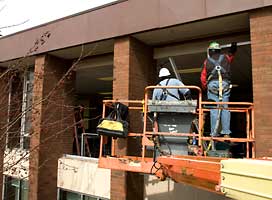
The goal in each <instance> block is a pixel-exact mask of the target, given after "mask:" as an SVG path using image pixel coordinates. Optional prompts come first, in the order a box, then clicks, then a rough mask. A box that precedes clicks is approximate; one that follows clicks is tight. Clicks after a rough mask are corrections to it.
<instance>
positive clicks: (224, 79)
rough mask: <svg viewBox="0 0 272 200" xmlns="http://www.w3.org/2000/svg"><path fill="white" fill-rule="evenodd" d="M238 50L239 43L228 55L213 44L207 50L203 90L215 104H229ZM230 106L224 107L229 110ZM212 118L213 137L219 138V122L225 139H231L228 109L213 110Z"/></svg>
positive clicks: (203, 73) (203, 70) (202, 74)
mask: <svg viewBox="0 0 272 200" xmlns="http://www.w3.org/2000/svg"><path fill="white" fill-rule="evenodd" d="M236 50H237V43H232V44H231V47H230V50H229V52H228V54H223V53H221V48H220V45H219V44H218V43H217V42H212V43H211V44H210V45H209V47H208V49H207V59H206V60H205V61H204V64H203V68H202V72H201V83H202V88H203V89H207V95H208V99H210V100H212V101H215V102H220V101H221V102H228V101H229V97H230V91H231V69H230V64H231V62H232V61H233V58H234V54H235V52H236ZM218 107H219V106H218ZM227 107H228V105H223V108H227ZM210 118H211V136H212V137H217V136H220V135H219V134H218V132H219V131H218V128H219V122H221V127H222V130H221V132H220V134H221V135H223V136H224V137H230V134H231V131H230V112H229V111H228V110H226V109H223V110H218V109H213V110H211V113H210Z"/></svg>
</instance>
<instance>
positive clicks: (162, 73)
mask: <svg viewBox="0 0 272 200" xmlns="http://www.w3.org/2000/svg"><path fill="white" fill-rule="evenodd" d="M169 75H170V72H169V70H168V69H167V68H161V69H160V73H159V77H164V76H169Z"/></svg>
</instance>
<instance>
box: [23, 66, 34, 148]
mask: <svg viewBox="0 0 272 200" xmlns="http://www.w3.org/2000/svg"><path fill="white" fill-rule="evenodd" d="M33 80H34V73H33V71H32V70H31V71H27V72H25V75H24V85H23V101H22V113H23V115H22V120H21V137H20V147H21V148H22V149H29V134H30V130H31V121H32V119H31V117H32V116H31V115H32V109H31V106H32V96H33Z"/></svg>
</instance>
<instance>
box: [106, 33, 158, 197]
mask: <svg viewBox="0 0 272 200" xmlns="http://www.w3.org/2000/svg"><path fill="white" fill-rule="evenodd" d="M113 77H114V79H113V98H114V99H131V100H141V99H143V98H144V88H145V87H146V86H147V85H150V84H154V79H155V66H154V60H153V50H152V48H150V47H148V46H146V45H145V44H143V43H141V42H140V41H138V40H136V39H134V38H131V37H124V38H119V39H116V41H115V44H114V68H113ZM129 119H130V122H132V121H133V123H130V131H132V132H142V123H141V115H140V114H139V113H130V115H129ZM136 142H137V141H135V140H132V139H129V140H124V139H118V141H117V145H116V149H117V155H124V154H126V153H128V154H129V155H137V154H139V150H140V148H141V146H140V145H139V144H136ZM111 199H112V200H115V199H121V200H122V199H137V200H139V199H143V177H142V176H141V175H139V174H137V173H129V172H121V171H112V175H111Z"/></svg>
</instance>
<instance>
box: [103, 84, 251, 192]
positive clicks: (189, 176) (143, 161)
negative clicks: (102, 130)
mask: <svg viewBox="0 0 272 200" xmlns="http://www.w3.org/2000/svg"><path fill="white" fill-rule="evenodd" d="M155 88H167V89H170V88H189V89H190V90H192V91H193V90H194V91H196V92H197V93H198V99H196V100H195V101H196V102H197V103H196V109H195V111H194V114H195V115H196V117H197V119H198V120H197V123H198V124H197V125H198V127H199V128H198V132H189V133H177V132H175V133H171V132H159V130H158V126H157V125H156V123H153V125H152V126H151V123H150V122H149V121H148V113H149V112H150V111H149V105H150V102H151V100H149V97H150V93H151V92H150V91H152V90H153V89H155ZM116 102H120V103H123V104H126V105H128V108H129V112H142V113H143V132H141V133H129V134H128V137H140V138H141V145H142V150H141V155H139V156H138V157H137V156H129V155H123V156H119V155H117V154H116V149H115V146H116V142H117V141H116V139H114V138H112V139H111V142H112V145H111V154H110V155H105V154H104V153H103V145H104V143H105V141H106V139H107V137H106V136H101V142H100V154H99V167H101V168H108V169H112V170H121V171H130V172H139V173H146V174H155V175H156V176H157V177H158V178H160V179H161V180H164V179H165V178H166V177H169V178H171V179H173V180H174V181H176V182H179V183H186V184H190V185H192V186H195V187H200V188H202V189H206V190H209V191H212V192H219V188H220V167H221V164H220V162H221V160H223V159H228V158H219V157H208V156H205V155H203V151H200V152H201V153H200V154H202V155H196V156H190V155H160V156H158V157H156V160H154V158H153V157H150V156H148V155H147V149H148V148H150V147H151V148H152V147H154V141H153V140H152V139H153V138H154V137H155V136H177V137H194V138H196V139H197V141H198V147H199V149H200V150H203V144H204V142H205V141H211V140H212V141H226V140H228V141H229V142H235V143H240V142H242V143H245V144H246V158H255V140H254V138H255V135H254V123H253V122H254V113H253V112H254V109H253V104H252V103H248V102H207V101H202V91H201V89H200V88H199V87H197V86H184V87H183V86H179V87H177V86H148V87H146V88H145V98H144V100H104V101H103V117H105V116H106V110H107V107H111V106H112V104H113V103H116ZM224 104H228V108H222V106H217V107H216V108H214V107H213V108H209V107H208V106H207V105H213V106H215V105H224ZM211 109H228V110H229V111H230V112H239V113H245V117H246V137H244V138H222V137H213V138H211V137H205V136H203V129H204V128H203V127H204V117H203V116H204V113H209V112H210V110H211ZM130 123H133V121H131V122H130ZM150 127H151V128H150ZM234 134H235V133H234ZM120 140H123V139H120Z"/></svg>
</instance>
